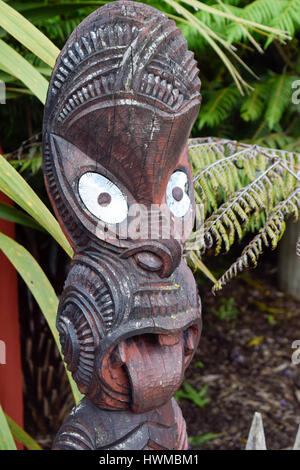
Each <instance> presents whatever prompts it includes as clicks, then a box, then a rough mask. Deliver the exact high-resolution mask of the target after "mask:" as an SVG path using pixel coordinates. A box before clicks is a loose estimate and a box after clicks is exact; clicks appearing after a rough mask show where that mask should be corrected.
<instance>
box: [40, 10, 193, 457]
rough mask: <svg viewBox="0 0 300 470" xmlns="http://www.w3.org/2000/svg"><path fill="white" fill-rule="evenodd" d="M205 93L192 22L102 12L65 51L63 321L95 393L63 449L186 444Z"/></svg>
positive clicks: (48, 163) (72, 354)
mask: <svg viewBox="0 0 300 470" xmlns="http://www.w3.org/2000/svg"><path fill="white" fill-rule="evenodd" d="M199 91H200V81H199V78H198V69H197V66H196V62H195V60H194V58H193V54H192V53H191V52H190V51H188V49H187V44H186V41H185V40H184V38H183V36H182V34H181V32H180V30H179V29H178V28H177V27H176V25H175V23H174V22H173V21H171V20H169V19H168V18H167V16H166V15H165V14H163V13H161V12H159V11H157V10H155V9H154V8H152V7H149V6H146V5H143V4H141V3H135V2H130V1H119V2H113V3H109V4H106V5H105V6H103V7H101V8H100V9H98V10H96V11H95V12H94V13H93V14H91V15H90V16H89V17H87V18H86V19H85V20H84V21H83V22H82V23H81V24H80V25H79V26H78V27H77V28H76V29H75V30H74V32H73V33H72V35H71V36H70V38H69V39H68V41H67V43H66V45H65V47H64V48H63V50H62V51H61V54H60V55H59V57H58V59H57V62H56V65H55V68H54V70H53V74H52V78H51V81H50V85H49V91H48V97H47V103H46V107H45V116H44V132H43V168H44V174H45V181H46V185H47V189H48V192H49V196H50V199H51V201H52V204H53V207H54V210H55V212H56V215H57V217H58V219H59V221H60V224H61V226H62V229H63V230H64V232H65V234H66V236H67V237H68V239H69V240H70V243H71V244H72V246H73V248H74V252H75V256H74V259H73V260H72V263H71V267H70V272H69V274H68V277H67V280H66V284H65V288H64V291H63V293H62V295H61V298H60V304H59V309H58V316H57V328H58V330H59V333H60V339H61V344H62V349H63V353H64V357H65V361H66V362H67V365H68V368H69V369H70V370H71V372H72V375H73V377H74V379H75V381H76V383H77V385H78V387H79V389H80V391H81V392H82V393H84V394H85V396H86V398H85V399H84V400H83V401H82V402H81V403H80V404H79V405H78V406H77V407H76V408H75V409H74V410H73V411H72V413H71V415H70V416H69V418H68V419H67V421H66V422H65V424H64V425H63V426H62V428H61V430H60V431H59V433H58V436H57V438H56V440H55V443H54V448H55V449H64V448H66V449H68V448H70V449H71V448H86V449H91V448H93V449H96V448H111V449H115V448H120V449H121V448H128V449H133V448H134V449H142V448H144V449H146V448H147V449H148V448H151V449H159V448H161V449H175V448H176V449H183V448H186V446H187V437H186V431H185V424H184V420H183V418H182V415H181V412H180V410H179V408H178V406H177V405H176V403H175V402H174V400H173V399H172V395H173V394H174V392H175V391H176V390H177V389H178V388H179V386H180V384H181V382H182V380H183V375H184V371H185V369H186V367H187V366H188V364H189V362H190V361H191V359H192V356H193V354H194V352H195V349H196V347H197V345H198V342H199V337H200V333H201V314H200V301H199V297H198V294H197V289H196V284H195V281H194V278H193V275H192V273H191V271H190V270H189V268H188V267H187V265H186V263H185V261H184V260H183V259H182V251H183V244H184V242H185V240H186V238H187V236H188V235H189V233H190V231H191V229H192V227H193V223H194V215H195V201H194V193H193V185H192V178H191V168H190V163H189V155H188V151H187V139H188V137H189V134H190V131H191V128H192V125H193V123H194V120H195V118H196V116H197V114H198V111H199V107H200V92H199ZM175 172H176V178H174V177H173V175H174V173H175ZM178 172H179V173H178ZM180 172H181V173H180ZM97 175H101V177H99V176H97ZM182 175H183V176H184V177H181V176H182ZM172 178H173V179H172ZM172 181H176V182H178V183H177V184H179V185H180V184H182V187H180V186H178V187H177V186H175V187H172V186H170V185H172ZM180 181H182V183H180ZM102 182H103V184H102ZM168 184H169V186H168ZM97 185H98V186H97ZM101 185H102V186H101ZM167 187H168V188H169V190H168V191H169V192H168V198H167ZM170 188H171V189H170ZM172 198H173V199H172ZM124 201H126V202H124ZM170 201H171V202H170ZM181 201H182V204H185V205H184V207H182V208H181V209H180V207H179V206H178V205H180V204H181ZM172 204H174V205H177V206H176V211H175V209H172ZM137 205H138V207H139V208H140V209H139V210H140V212H141V213H140V218H139V219H138V223H137V222H136V221H137V217H136V214H135V213H134V212H133V211H132V209H134V208H135V207H136V206H137ZM154 205H155V208H158V210H157V215H158V217H154V213H155V211H156V209H155V210H154V209H153V207H154ZM162 205H163V206H162ZM161 207H163V210H162V209H161ZM94 208H96V209H94ZM178 208H179V210H178ZM110 210H111V211H115V212H113V213H111V214H110V213H109V211H110ZM118 211H125V214H124V217H123V214H121V213H118ZM172 211H173V212H172ZM177 213H184V216H182V217H177V216H176V215H175V214H177ZM107 220H120V222H119V223H117V224H112V223H108V222H107ZM182 220H184V229H183V228H182V227H181V225H180V223H181V222H182ZM145 221H146V222H147V224H146V226H147V230H146V231H145V230H141V226H143V227H144V225H145V224H144V222H145ZM179 222H180V223H179ZM132 226H133V228H134V229H133V230H128V227H132ZM165 227H168V229H169V233H168V236H166V232H165ZM178 227H179V228H178ZM116 233H117V235H116ZM124 233H125V234H126V236H125V237H124ZM112 423H113V432H112V433H111V434H109V433H108V429H110V426H111V425H112ZM153 423H155V424H153ZM116 442H118V444H116Z"/></svg>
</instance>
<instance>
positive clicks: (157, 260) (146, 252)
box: [121, 240, 182, 278]
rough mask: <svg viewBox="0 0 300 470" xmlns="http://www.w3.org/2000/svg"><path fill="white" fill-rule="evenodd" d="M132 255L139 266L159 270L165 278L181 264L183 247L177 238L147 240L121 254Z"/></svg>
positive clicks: (123, 255)
mask: <svg viewBox="0 0 300 470" xmlns="http://www.w3.org/2000/svg"><path fill="white" fill-rule="evenodd" d="M130 256H134V258H135V261H136V263H137V264H138V266H140V267H141V268H143V269H144V270H145V271H154V272H158V274H159V276H160V277H162V278H164V277H169V276H170V275H171V274H172V273H173V272H174V271H175V269H176V268H177V266H178V265H179V263H180V260H181V256H182V248H181V245H180V244H179V243H178V241H177V240H160V241H150V240H147V241H144V242H141V243H138V244H136V245H135V246H134V247H133V248H129V249H128V250H125V251H124V252H123V253H122V254H121V258H129V257H130Z"/></svg>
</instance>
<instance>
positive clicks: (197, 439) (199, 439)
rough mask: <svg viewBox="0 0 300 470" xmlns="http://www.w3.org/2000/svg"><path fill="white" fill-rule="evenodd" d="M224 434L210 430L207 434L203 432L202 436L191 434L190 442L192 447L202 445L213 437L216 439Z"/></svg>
mask: <svg viewBox="0 0 300 470" xmlns="http://www.w3.org/2000/svg"><path fill="white" fill-rule="evenodd" d="M220 436H222V433H219V434H213V433H212V432H208V433H206V434H201V435H200V436H190V437H189V444H190V445H191V446H192V447H201V446H202V444H204V443H205V442H207V441H211V440H212V439H216V438H217V437H220Z"/></svg>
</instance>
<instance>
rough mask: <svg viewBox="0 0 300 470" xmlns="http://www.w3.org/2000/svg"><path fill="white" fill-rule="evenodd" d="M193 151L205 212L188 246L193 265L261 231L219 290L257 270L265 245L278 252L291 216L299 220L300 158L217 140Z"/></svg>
mask: <svg viewBox="0 0 300 470" xmlns="http://www.w3.org/2000/svg"><path fill="white" fill-rule="evenodd" d="M189 148H190V155H191V160H192V164H193V167H194V169H198V173H197V172H196V175H195V178H194V186H195V190H196V199H197V203H198V204H201V205H202V207H203V212H204V223H203V225H202V226H201V227H200V229H198V230H197V231H196V232H194V233H193V234H192V237H191V239H190V241H189V242H188V243H187V245H186V253H187V256H188V258H189V259H190V262H191V263H192V264H193V263H194V260H195V259H196V258H199V257H201V256H202V257H203V255H204V254H205V253H208V254H214V255H219V254H220V253H222V252H223V253H224V252H225V253H227V252H228V251H229V250H230V249H231V248H232V246H233V245H234V244H235V243H236V241H239V240H242V239H243V237H244V236H245V234H246V233H248V232H249V231H257V230H259V232H258V234H257V235H256V236H255V237H254V238H253V240H252V241H251V242H250V243H249V244H248V245H247V246H246V247H245V248H244V250H243V251H242V254H241V256H240V257H239V258H238V259H237V260H236V261H235V262H234V263H233V264H232V266H230V268H229V269H228V270H227V271H226V272H225V273H224V275H223V276H222V277H221V278H220V279H219V280H218V281H217V282H216V283H215V285H214V290H218V289H220V288H221V287H223V286H224V285H225V284H226V283H227V282H228V281H229V280H230V279H232V278H233V277H234V276H236V275H237V274H238V273H239V272H241V271H243V270H244V269H247V268H249V267H250V266H253V267H255V266H256V265H257V261H258V258H259V256H260V255H261V253H262V252H263V249H264V248H265V247H270V248H272V249H275V248H276V246H277V244H278V242H279V240H280V239H281V237H282V235H283V233H284V230H285V220H286V219H287V218H288V217H290V216H293V217H294V219H295V220H297V219H298V217H299V208H300V178H299V176H297V172H298V171H299V168H300V155H299V154H296V153H293V152H286V151H280V150H274V149H266V148H264V147H259V146H251V145H247V144H242V143H237V142H234V141H229V140H226V139H223V140H222V139H216V138H206V139H205V138H204V139H191V140H190V147H189ZM201 162H202V164H201ZM200 165H201V166H202V168H199V167H200Z"/></svg>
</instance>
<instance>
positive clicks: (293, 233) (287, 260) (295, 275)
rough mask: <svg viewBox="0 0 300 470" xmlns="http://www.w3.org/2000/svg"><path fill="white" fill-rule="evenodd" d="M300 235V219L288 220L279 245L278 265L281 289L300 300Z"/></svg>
mask: <svg viewBox="0 0 300 470" xmlns="http://www.w3.org/2000/svg"><path fill="white" fill-rule="evenodd" d="M299 235H300V221H298V222H297V223H293V222H292V221H290V222H288V223H287V228H286V232H285V234H284V235H283V238H282V240H281V241H280V245H279V265H278V280H279V287H280V289H281V290H282V291H284V292H286V293H287V294H289V295H292V296H293V297H294V298H295V299H298V300H300V243H299V244H298V245H297V242H298V239H299ZM297 246H298V250H297ZM297 251H298V252H299V253H298V255H297Z"/></svg>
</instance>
